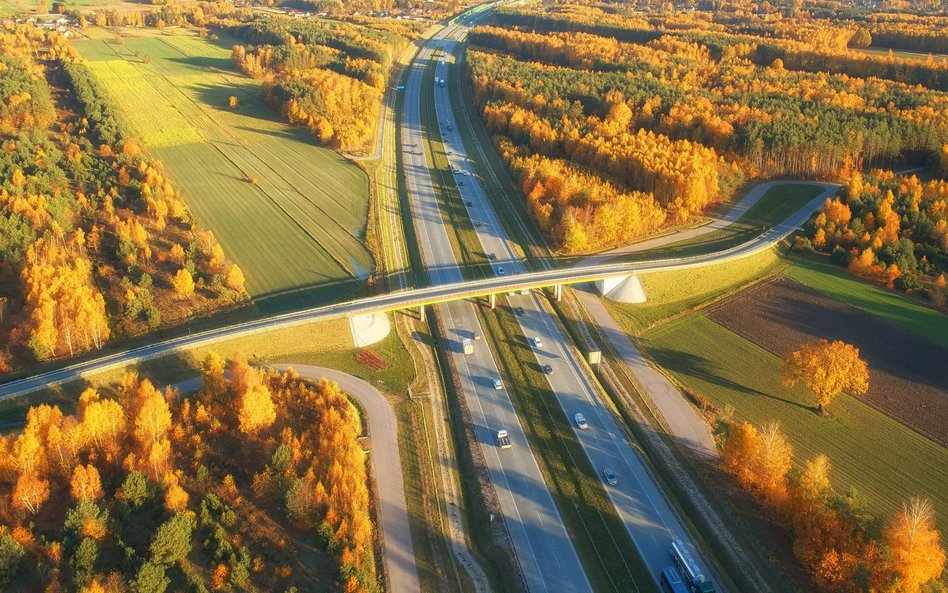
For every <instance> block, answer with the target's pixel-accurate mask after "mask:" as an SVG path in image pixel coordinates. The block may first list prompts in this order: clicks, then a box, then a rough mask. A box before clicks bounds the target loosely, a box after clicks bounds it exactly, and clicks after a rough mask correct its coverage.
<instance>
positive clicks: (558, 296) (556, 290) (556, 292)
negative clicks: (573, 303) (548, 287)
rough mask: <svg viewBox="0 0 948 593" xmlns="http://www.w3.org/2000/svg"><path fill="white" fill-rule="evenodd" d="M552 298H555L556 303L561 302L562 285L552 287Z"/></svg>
mask: <svg viewBox="0 0 948 593" xmlns="http://www.w3.org/2000/svg"><path fill="white" fill-rule="evenodd" d="M553 296H555V297H556V302H557V303H558V302H560V301H561V300H563V285H562V284H557V285H556V286H554V287H553Z"/></svg>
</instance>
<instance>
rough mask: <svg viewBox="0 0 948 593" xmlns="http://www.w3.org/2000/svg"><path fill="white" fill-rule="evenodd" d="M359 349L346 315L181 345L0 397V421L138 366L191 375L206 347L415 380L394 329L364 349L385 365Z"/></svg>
mask: <svg viewBox="0 0 948 593" xmlns="http://www.w3.org/2000/svg"><path fill="white" fill-rule="evenodd" d="M361 350H363V349H362V348H355V347H354V346H353V343H352V338H351V333H350V329H349V322H348V321H347V320H345V319H337V320H333V321H324V322H319V323H311V324H306V325H300V326H296V327H291V328H287V329H282V330H274V331H270V332H263V333H259V334H255V335H251V336H247V337H243V338H235V339H232V340H224V341H221V342H217V343H215V344H212V345H208V346H199V347H196V348H190V349H186V350H183V351H181V352H178V353H174V354H169V355H167V356H163V357H161V358H156V359H154V360H146V361H143V362H140V363H137V364H132V365H129V366H128V367H126V368H123V369H120V370H115V371H107V372H104V373H100V374H97V375H92V376H89V377H85V378H83V379H82V380H79V381H73V382H71V383H67V384H65V385H63V386H60V387H52V388H49V389H46V390H43V391H39V392H36V393H33V394H30V395H29V396H26V397H21V398H15V399H10V400H5V401H2V402H0V422H18V421H22V420H24V419H25V417H26V409H27V408H28V407H29V406H30V405H36V404H38V403H43V402H47V403H56V404H59V405H60V407H62V408H63V410H64V411H67V410H68V411H72V409H73V408H74V407H75V403H76V401H77V398H78V395H79V393H80V392H81V391H82V390H83V389H85V388H86V387H89V386H98V385H108V384H110V383H114V382H117V381H118V380H119V379H120V378H121V377H122V375H123V374H124V373H125V371H126V370H135V371H138V372H139V373H140V374H142V375H143V376H147V377H149V378H151V379H152V380H153V381H154V382H156V384H170V383H176V382H178V381H182V380H184V379H189V378H191V377H195V376H197V375H199V374H200V362H201V360H203V358H204V357H205V356H206V355H207V353H208V352H211V351H214V352H217V353H219V354H221V355H222V356H228V355H230V354H232V353H234V352H240V353H243V354H245V355H246V356H247V357H248V358H250V359H251V362H253V363H255V364H275V363H285V364H289V363H298V364H311V365H318V366H325V367H330V368H334V369H339V370H341V371H343V372H346V373H349V374H351V375H355V376H356V377H361V378H363V379H365V380H367V381H370V382H371V383H372V384H373V385H375V386H377V387H378V388H379V389H381V390H383V391H388V392H390V393H393V394H397V395H404V394H405V393H406V391H407V389H408V386H409V385H410V384H411V382H412V381H413V380H414V367H413V365H412V361H411V357H410V355H409V353H408V351H407V350H406V349H405V346H404V345H403V344H402V342H401V340H400V339H399V338H398V336H397V334H396V332H395V331H394V329H393V331H392V332H391V333H390V334H389V335H388V337H386V338H385V339H384V340H382V341H381V342H379V343H377V344H374V345H372V346H370V347H369V348H368V350H371V351H373V352H374V353H375V354H377V355H378V356H379V357H380V359H381V360H383V361H384V362H385V363H386V364H388V365H389V366H388V367H387V368H385V369H382V370H379V371H373V370H372V369H370V368H369V367H368V366H365V365H363V364H362V363H360V362H359V360H357V358H356V356H357V355H358V353H359V352H360V351H361Z"/></svg>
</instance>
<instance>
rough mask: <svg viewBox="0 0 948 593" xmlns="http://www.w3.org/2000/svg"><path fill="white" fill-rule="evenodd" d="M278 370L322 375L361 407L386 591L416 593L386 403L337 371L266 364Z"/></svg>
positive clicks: (394, 427)
mask: <svg viewBox="0 0 948 593" xmlns="http://www.w3.org/2000/svg"><path fill="white" fill-rule="evenodd" d="M271 366H272V368H275V369H277V370H280V371H285V370H286V369H288V368H292V369H293V370H294V371H296V372H297V373H298V374H299V376H300V377H303V378H304V379H311V380H317V379H320V378H322V377H325V378H327V379H329V380H330V381H333V382H335V383H337V384H338V385H339V388H340V389H342V391H344V392H345V393H346V394H347V395H349V396H351V397H354V398H355V399H357V400H358V401H359V403H360V404H362V408H363V410H364V411H365V415H366V416H367V417H368V423H369V439H371V442H372V451H371V452H370V453H369V457H370V458H371V460H372V471H373V473H374V474H375V484H376V494H377V496H378V500H377V504H378V512H379V520H380V521H381V523H382V525H381V532H382V554H383V562H384V563H385V572H386V573H388V587H387V589H388V590H389V591H392V592H393V593H419V592H420V591H421V586H420V584H419V581H418V567H417V566H416V565H415V549H414V547H413V545H412V541H411V525H410V523H409V520H408V507H407V506H406V503H405V484H404V481H403V479H402V459H401V456H400V455H399V450H400V449H399V446H398V422H397V419H396V418H395V412H394V410H392V406H391V404H389V403H388V400H386V399H385V396H383V395H382V394H381V392H379V390H378V389H376V388H375V387H372V385H370V384H369V383H367V382H366V381H363V380H362V379H359V378H357V377H353V376H352V375H349V374H347V373H343V372H342V371H337V370H334V369H327V368H324V367H317V366H311V365H305V364H275V365H271Z"/></svg>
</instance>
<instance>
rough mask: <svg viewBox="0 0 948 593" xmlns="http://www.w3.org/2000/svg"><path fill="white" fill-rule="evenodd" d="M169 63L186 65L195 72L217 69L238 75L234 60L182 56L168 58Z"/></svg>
mask: <svg viewBox="0 0 948 593" xmlns="http://www.w3.org/2000/svg"><path fill="white" fill-rule="evenodd" d="M167 61H169V62H174V63H176V64H184V65H185V66H191V67H192V68H194V69H195V70H202V71H203V70H209V69H211V68H215V69H217V70H226V71H228V72H231V73H234V74H238V73H239V72H238V71H237V68H236V66H235V65H234V60H233V59H232V58H229V57H227V58H215V57H212V56H182V57H179V58H168V59H167Z"/></svg>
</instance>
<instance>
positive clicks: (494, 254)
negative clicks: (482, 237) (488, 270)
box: [487, 251, 497, 261]
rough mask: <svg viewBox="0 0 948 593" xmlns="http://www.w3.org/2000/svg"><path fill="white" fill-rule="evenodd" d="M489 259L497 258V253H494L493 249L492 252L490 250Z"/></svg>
mask: <svg viewBox="0 0 948 593" xmlns="http://www.w3.org/2000/svg"><path fill="white" fill-rule="evenodd" d="M487 259H489V260H491V261H493V260H495V259H497V254H496V253H494V252H493V251H491V252H490V255H488V256H487Z"/></svg>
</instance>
